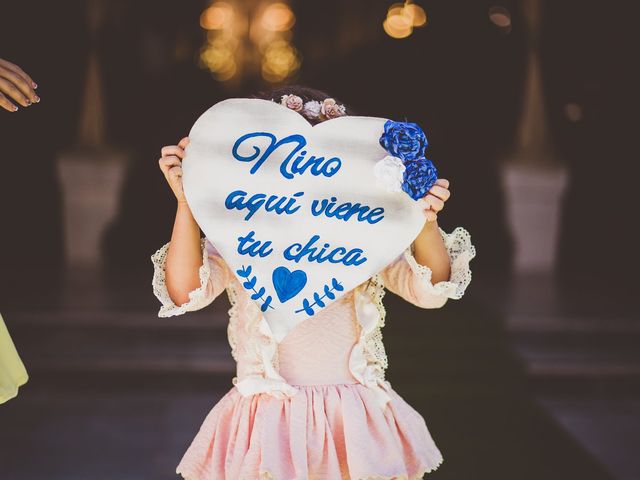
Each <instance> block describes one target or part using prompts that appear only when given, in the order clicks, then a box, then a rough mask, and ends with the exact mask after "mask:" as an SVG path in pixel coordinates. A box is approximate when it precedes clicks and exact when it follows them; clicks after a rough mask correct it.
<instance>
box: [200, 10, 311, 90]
mask: <svg viewBox="0 0 640 480" xmlns="http://www.w3.org/2000/svg"><path fill="white" fill-rule="evenodd" d="M295 22H296V17H295V15H294V13H293V11H292V10H291V8H290V7H289V5H287V3H285V2H284V1H279V2H273V1H271V0H262V1H258V2H255V3H251V4H248V3H245V2H240V1H232V0H228V1H214V2H213V3H212V4H211V5H209V6H208V7H207V8H206V9H205V10H204V11H203V12H202V14H201V15H200V26H201V27H202V28H203V29H205V30H206V31H207V35H206V42H205V44H204V45H203V47H202V49H201V51H200V65H201V66H202V68H206V69H208V70H209V71H210V72H211V74H212V75H213V76H214V78H216V79H217V80H219V81H222V82H225V81H229V80H232V79H239V78H241V77H242V76H243V75H246V74H254V75H260V76H262V78H263V79H264V80H266V81H267V82H270V83H278V82H282V81H285V80H287V79H288V78H290V77H291V76H293V75H295V74H296V73H297V72H298V70H299V69H300V63H301V58H300V54H299V53H298V51H297V49H296V48H295V47H294V45H293V43H292V37H293V34H292V30H291V29H292V27H293V26H294V24H295Z"/></svg>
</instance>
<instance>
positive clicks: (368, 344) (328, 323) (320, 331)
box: [152, 227, 475, 406]
mask: <svg viewBox="0 0 640 480" xmlns="http://www.w3.org/2000/svg"><path fill="white" fill-rule="evenodd" d="M440 233H441V235H442V237H443V240H444V243H445V246H446V248H447V251H448V254H449V258H450V261H451V275H450V279H449V280H448V281H442V282H438V283H436V284H433V283H432V282H431V273H432V272H431V270H430V269H429V268H428V267H426V266H423V265H420V264H419V263H418V262H417V261H416V259H415V258H414V256H413V250H412V246H410V247H409V248H407V249H406V250H405V251H404V252H403V253H402V254H401V255H399V256H398V257H397V258H396V259H395V260H394V261H393V262H391V263H390V264H389V265H388V266H387V267H386V268H385V269H383V270H382V271H381V272H380V273H378V274H377V275H375V276H374V277H372V278H371V279H370V280H369V281H367V282H365V283H363V284H362V285H360V286H358V287H356V288H355V289H353V290H352V291H350V292H347V293H346V294H345V295H343V296H342V297H341V298H339V299H337V300H336V301H334V302H333V303H332V304H330V305H328V306H327V307H326V308H324V309H323V310H321V311H319V312H317V313H316V314H315V315H314V316H312V317H310V318H308V319H307V320H305V321H303V322H302V323H300V324H298V325H297V326H295V327H294V328H293V329H292V330H291V331H289V332H288V333H287V334H286V336H285V337H284V338H282V339H281V340H280V341H279V342H278V341H276V339H275V337H274V335H273V333H272V332H271V328H270V327H269V324H268V323H267V321H266V319H265V317H264V315H263V314H262V312H261V311H260V308H259V307H258V305H257V304H256V303H255V302H254V301H252V300H251V298H250V296H249V294H248V293H247V291H246V290H245V289H244V288H243V286H242V285H241V284H240V282H239V281H238V279H237V277H236V276H235V275H234V274H233V272H232V271H231V269H230V268H229V267H228V265H227V263H226V262H225V260H224V259H223V258H222V257H221V255H220V254H219V253H218V251H217V250H216V248H215V247H214V246H213V244H211V242H209V241H208V240H206V239H203V241H202V255H203V263H202V267H201V268H200V271H199V275H200V286H199V287H198V288H197V289H195V290H194V291H192V292H190V294H189V301H188V302H186V303H184V304H182V305H175V304H174V303H173V302H172V300H171V298H170V296H169V294H168V292H167V289H166V285H165V280H164V274H165V262H166V252H167V250H168V246H169V244H166V245H165V246H164V247H162V248H161V249H160V250H158V251H157V252H156V253H155V254H154V255H153V257H152V260H153V262H154V265H155V272H154V279H153V287H154V293H155V295H156V296H157V297H158V299H159V300H160V301H161V302H162V307H161V308H160V312H159V316H162V317H168V316H173V315H179V314H182V313H185V312H188V311H193V310H198V309H201V308H203V307H205V306H206V305H208V304H209V303H211V302H212V301H213V300H214V299H215V298H216V297H217V296H218V295H220V294H221V293H222V292H223V291H225V290H226V291H227V293H228V295H229V300H230V302H231V305H232V307H231V309H230V311H229V326H228V329H227V333H228V337H229V344H230V345H231V351H232V355H233V358H234V359H235V360H236V362H237V375H236V377H234V379H233V383H234V385H235V386H236V387H237V389H238V391H239V392H240V393H241V394H242V395H244V396H250V395H253V394H256V393H268V394H270V395H273V396H275V397H277V398H284V397H286V396H293V395H295V394H296V392H297V389H296V386H300V385H322V384H341V383H349V384H353V383H360V384H362V385H364V386H366V387H369V388H370V389H371V390H372V391H373V392H374V393H375V395H376V397H377V398H378V400H379V401H380V403H381V404H382V405H383V406H384V405H386V403H387V402H388V401H389V395H388V389H389V384H388V382H386V380H385V378H384V374H385V370H386V368H387V358H386V354H385V351H384V345H383V342H382V333H381V329H382V327H383V326H384V322H385V310H384V306H383V305H382V297H383V296H384V292H385V288H386V289H388V290H390V291H391V292H393V293H395V294H397V295H399V296H401V297H402V298H404V299H405V300H407V301H408V302H410V303H412V304H414V305H416V306H418V307H422V308H439V307H441V306H443V305H444V304H445V302H446V301H447V300H448V299H449V298H454V299H457V298H460V297H462V295H463V294H464V291H465V289H466V287H467V285H468V284H469V282H470V281H471V271H470V270H469V261H470V260H471V259H472V258H473V257H474V256H475V248H474V247H473V245H472V244H471V241H470V236H469V233H468V232H467V231H466V230H464V229H463V228H460V227H459V228H457V229H455V230H454V231H453V232H452V233H450V234H447V233H445V232H444V231H443V230H440Z"/></svg>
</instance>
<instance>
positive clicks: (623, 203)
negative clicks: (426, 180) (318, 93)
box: [0, 0, 640, 480]
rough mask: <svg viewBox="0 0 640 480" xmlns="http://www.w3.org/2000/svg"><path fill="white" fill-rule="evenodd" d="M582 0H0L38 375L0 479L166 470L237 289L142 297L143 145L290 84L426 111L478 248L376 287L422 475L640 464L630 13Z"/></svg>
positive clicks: (10, 187) (5, 258)
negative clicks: (419, 299)
mask: <svg viewBox="0 0 640 480" xmlns="http://www.w3.org/2000/svg"><path fill="white" fill-rule="evenodd" d="M633 8H634V5H633V2H623V1H608V2H602V1H593V2H591V1H589V2H585V1H580V0H561V1H551V0H522V1H515V0H514V1H500V2H497V1H496V2H494V1H486V0H454V1H451V0H449V1H442V0H418V1H415V2H407V3H394V2H393V0H347V1H338V0H324V1H322V2H311V1H306V2H304V1H301V0H291V1H274V0H247V1H240V0H225V1H217V0H216V1H213V2H208V1H196V0H189V1H185V0H180V1H179V0H163V1H162V2H158V1H150V0H138V1H136V2H129V1H125V0H109V1H106V0H65V1H62V2H50V1H44V0H42V1H39V0H28V1H21V2H17V1H9V0H3V2H2V6H1V10H0V11H1V12H2V14H1V15H2V18H3V22H2V27H1V28H0V58H3V59H6V60H9V61H12V62H14V63H16V64H18V65H20V66H21V67H22V68H24V70H25V71H27V72H28V73H29V74H30V75H31V76H32V77H33V78H34V80H35V81H36V82H38V84H39V88H38V94H39V95H40V97H41V98H42V102H41V103H40V104H38V105H35V106H32V107H29V108H27V109H21V110H20V111H18V112H16V113H15V114H9V113H8V112H4V111H0V140H1V141H2V150H3V166H2V169H1V172H2V173H1V174H0V205H1V208H2V220H3V221H2V224H1V227H0V311H2V313H3V316H4V318H5V321H6V323H7V325H8V327H9V330H10V331H11V332H12V335H13V337H14V340H15V342H16V345H17V347H18V350H19V351H20V353H21V355H22V357H23V360H24V362H25V364H26V366H27V369H28V370H29V373H30V376H31V378H30V381H29V383H27V384H26V385H25V386H24V387H23V388H22V389H21V391H20V394H19V396H18V397H17V398H16V399H14V400H11V401H10V402H8V403H7V404H5V405H1V406H0V478H2V480H5V479H6V480H23V479H24V480H33V479H40V478H47V479H65V480H69V479H87V478H91V479H169V478H175V474H174V473H173V472H174V469H175V466H176V465H177V463H178V461H179V459H180V457H181V456H182V454H183V453H184V451H185V450H186V448H187V446H188V444H189V442H190V441H191V439H192V438H193V436H194V435H195V433H196V431H197V429H198V427H199V425H200V423H201V422H202V420H203V419H204V416H205V415H206V414H207V412H208V411H209V410H210V409H211V408H212V406H213V405H214V404H215V403H216V402H217V401H218V399H219V398H220V397H221V396H222V395H223V394H224V393H225V392H226V391H227V390H228V389H229V388H231V378H232V377H233V375H234V367H235V365H234V363H233V361H232V359H231V355H230V349H229V346H228V343H227V338H226V321H227V309H228V303H227V301H226V299H222V298H221V299H220V300H218V301H217V302H215V303H214V304H213V305H212V306H210V307H209V308H207V309H205V310H204V311H202V312H198V313H194V314H189V315H188V316H185V317H177V318H168V319H160V318H158V317H157V316H156V315H157V310H158V307H159V304H158V302H157V301H156V299H155V298H154V297H153V294H152V290H151V277H152V266H151V262H150V260H149V257H150V255H151V254H152V253H153V252H154V251H155V250H156V249H158V248H160V247H161V246H162V244H164V243H165V242H166V241H168V239H169V236H170V232H171V226H172V223H173V215H174V208H175V206H174V203H175V201H174V199H173V197H172V194H171V192H170V190H169V189H168V187H167V186H166V184H165V181H164V178H163V177H162V175H161V173H160V172H159V170H158V167H157V159H158V157H159V152H160V148H161V147H162V146H163V145H167V144H173V143H176V142H177V141H178V140H179V139H180V138H182V137H183V136H185V135H186V134H187V133H188V131H189V129H190V127H191V125H192V124H193V122H194V121H195V120H196V118H197V117H198V116H199V115H200V114H201V113H202V112H203V111H204V110H206V109H207V108H208V107H209V106H211V105H212V104H214V103H215V102H217V101H219V100H222V99H224V98H228V97H238V96H245V95H249V94H251V93H253V92H256V91H259V90H264V89H268V88H270V87H271V86H275V85H281V84H286V83H300V84H304V85H308V86H312V87H315V88H320V89H323V90H326V91H328V92H330V93H331V94H332V95H334V96H335V97H336V98H338V99H340V100H341V101H343V102H345V103H347V104H349V105H350V106H352V107H353V108H354V109H355V110H356V111H357V112H358V113H359V114H363V115H373V116H382V117H388V118H393V119H397V120H401V119H405V118H406V119H408V120H410V121H414V122H417V123H419V124H420V125H421V126H422V127H423V128H424V130H425V131H426V133H427V136H428V138H429V141H430V146H429V150H428V154H429V156H430V158H431V159H432V160H433V161H434V162H435V163H436V165H437V166H438V169H439V171H440V173H441V176H443V177H446V178H448V179H450V180H451V182H452V200H451V201H449V202H448V203H447V209H446V213H445V214H444V215H442V216H441V220H440V223H441V226H442V227H443V228H444V229H445V230H447V231H450V230H452V229H453V228H455V227H456V226H458V225H461V226H464V227H465V228H467V229H468V230H469V231H470V232H471V235H472V240H473V242H474V244H475V245H476V247H477V250H478V256H477V258H476V259H475V260H474V261H473V262H472V270H473V272H474V280H473V282H472V283H471V286H470V289H469V290H468V293H467V295H466V296H465V298H464V300H462V301H460V302H449V303H448V304H447V306H446V307H445V308H444V309H442V310H438V311H425V310H420V309H417V308H414V307H412V306H410V305H408V304H406V303H403V302H402V301H400V300H399V299H397V298H393V295H391V294H389V295H388V296H387V298H386V301H385V304H386V305H387V307H388V310H389V311H390V313H389V319H388V322H387V326H386V327H385V329H384V332H383V333H384V336H385V344H386V347H387V353H388V356H389V360H390V365H391V366H390V368H389V370H388V374H387V378H388V379H389V380H390V381H391V383H392V384H393V386H394V388H395V389H396V390H397V391H398V392H399V393H400V394H401V395H402V396H403V397H404V398H405V399H406V400H407V401H408V402H409V403H410V404H411V405H413V406H414V408H416V409H417V410H418V411H419V412H420V413H421V414H422V415H423V416H424V417H425V419H426V421H427V424H428V426H429V428H430V430H431V433H432V434H433V436H434V439H435V440H436V443H437V444H438V446H439V447H440V449H441V450H442V452H443V455H444V457H445V462H444V464H443V465H442V467H441V468H440V469H438V471H437V472H435V473H433V474H431V475H428V477H429V478H434V479H510V480H512V479H541V478H544V479H625V480H631V479H640V460H639V458H638V455H637V453H638V446H639V445H640V389H639V388H638V387H639V386H640V348H639V347H640V319H639V318H638V315H637V313H636V311H635V310H636V306H635V294H636V293H635V289H636V287H637V284H638V281H637V278H638V274H637V266H638V263H639V262H638V257H639V251H640V249H639V248H638V245H640V238H639V235H638V231H637V230H638V229H637V228H636V225H635V224H636V222H637V220H633V219H634V218H636V219H637V218H638V217H637V212H636V210H637V208H638V201H637V200H636V198H635V194H634V193H633V192H634V191H635V192H637V190H636V188H637V178H638V177H637V176H636V175H635V171H636V167H637V163H638V153H637V147H636V145H635V136H636V135H637V126H638V122H637V118H638V111H639V110H638V106H639V104H638V85H639V84H640V82H639V80H640V79H639V78H638V73H637V71H636V68H635V67H636V66H637V65H636V64H637V58H638V52H637V51H636V50H637V45H638V44H639V43H638V38H637V36H638V35H637V33H638V28H637V18H638V15H637V12H635V11H634V10H633Z"/></svg>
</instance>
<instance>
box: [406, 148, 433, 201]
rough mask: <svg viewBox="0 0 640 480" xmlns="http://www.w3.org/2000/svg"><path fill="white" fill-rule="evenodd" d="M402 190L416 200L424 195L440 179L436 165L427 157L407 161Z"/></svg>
mask: <svg viewBox="0 0 640 480" xmlns="http://www.w3.org/2000/svg"><path fill="white" fill-rule="evenodd" d="M404 165H405V171H404V181H403V182H402V190H404V191H405V192H407V193H408V194H409V196H410V197H411V198H413V199H414V200H419V199H421V198H422V197H424V196H425V195H426V194H427V192H428V191H429V190H430V189H431V187H433V185H434V184H435V183H436V180H437V179H438V171H437V170H436V167H435V165H434V164H433V163H432V162H431V160H428V159H426V158H421V159H419V160H415V161H413V162H405V164H404Z"/></svg>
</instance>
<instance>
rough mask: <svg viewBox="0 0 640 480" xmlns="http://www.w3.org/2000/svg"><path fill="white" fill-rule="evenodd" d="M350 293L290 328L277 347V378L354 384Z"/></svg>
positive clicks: (355, 328)
mask: <svg viewBox="0 0 640 480" xmlns="http://www.w3.org/2000/svg"><path fill="white" fill-rule="evenodd" d="M353 295H354V294H353V292H349V294H347V295H345V296H344V297H342V298H340V299H339V300H338V301H336V302H334V303H332V304H331V305H329V306H328V307H327V308H325V309H324V310H322V311H320V312H319V313H317V314H316V315H314V316H313V317H311V318H309V319H308V320H306V321H304V322H302V323H301V324H300V325H298V326H297V327H296V328H294V329H293V330H292V331H291V332H289V334H287V336H286V337H285V338H284V339H283V340H282V341H281V342H280V343H279V344H278V360H279V362H278V366H279V372H280V375H282V377H283V378H284V379H285V380H286V381H287V383H289V384H291V385H326V384H338V383H356V382H357V380H356V378H355V377H354V376H353V374H352V373H351V371H350V370H349V357H350V354H351V350H352V348H353V346H354V345H355V344H356V343H357V341H358V334H359V330H360V327H359V325H358V322H357V319H356V312H355V307H354V299H353Z"/></svg>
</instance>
